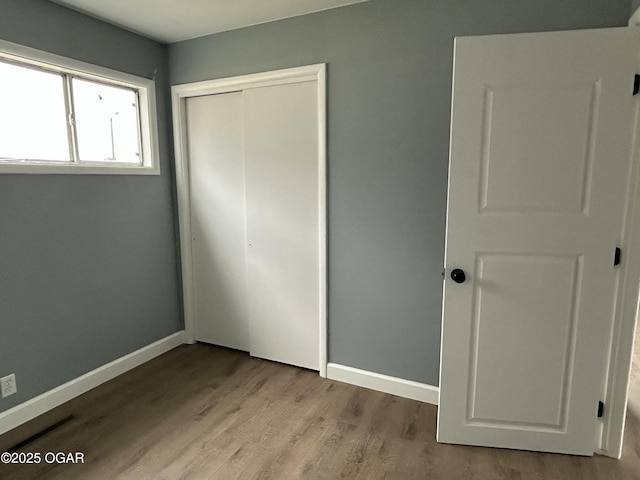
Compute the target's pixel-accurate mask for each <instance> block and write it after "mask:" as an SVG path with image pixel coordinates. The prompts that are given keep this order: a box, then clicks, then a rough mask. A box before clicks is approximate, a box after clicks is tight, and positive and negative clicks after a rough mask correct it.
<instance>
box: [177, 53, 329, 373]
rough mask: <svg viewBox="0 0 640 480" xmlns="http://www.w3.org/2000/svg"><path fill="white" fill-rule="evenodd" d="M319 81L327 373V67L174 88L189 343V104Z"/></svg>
mask: <svg viewBox="0 0 640 480" xmlns="http://www.w3.org/2000/svg"><path fill="white" fill-rule="evenodd" d="M308 81H315V82H316V85H317V95H316V99H317V105H318V109H317V111H318V159H317V165H318V210H319V212H318V218H319V221H318V237H319V238H318V260H319V265H318V267H319V268H318V271H319V277H320V278H319V282H318V284H319V292H318V298H319V299H320V300H319V309H318V311H319V315H318V322H319V332H320V333H319V338H318V344H319V349H318V350H319V356H320V358H319V366H320V368H319V372H320V376H322V377H326V375H327V253H326V252H327V227H326V223H327V221H326V210H327V207H326V205H327V201H326V190H327V187H326V170H327V169H326V64H315V65H308V66H303V67H294V68H288V69H283V70H275V71H269V72H263V73H255V74H248V75H240V76H235V77H228V78H222V79H213V80H204V81H200V82H194V83H186V84H181V85H174V86H172V87H171V97H172V107H173V131H174V149H175V163H176V188H177V197H178V217H179V229H180V254H181V263H182V265H181V269H182V290H183V301H184V323H185V341H186V342H187V343H194V342H195V338H194V337H195V312H194V279H193V255H192V250H191V238H192V232H191V201H190V198H191V192H190V185H189V152H188V148H187V145H188V143H187V134H188V131H187V118H186V100H187V98H190V97H198V96H203V95H215V94H221V93H230V92H236V91H238V90H248V89H251V88H259V87H267V86H273V85H283V84H290V83H298V82H308Z"/></svg>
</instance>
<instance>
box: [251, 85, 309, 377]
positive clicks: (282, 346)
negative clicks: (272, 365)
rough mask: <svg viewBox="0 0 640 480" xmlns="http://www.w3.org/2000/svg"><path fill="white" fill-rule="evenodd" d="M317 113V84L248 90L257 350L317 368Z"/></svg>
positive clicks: (253, 337) (253, 345) (254, 338)
mask: <svg viewBox="0 0 640 480" xmlns="http://www.w3.org/2000/svg"><path fill="white" fill-rule="evenodd" d="M317 109H318V105H317V84H316V82H314V81H310V82H300V83H293V84H287V85H277V86H270V87H262V88H254V89H250V90H247V91H245V92H244V121H245V131H246V135H245V162H246V193H247V243H248V253H247V265H248V277H247V282H248V283H247V285H248V298H249V324H250V352H251V354H252V355H254V356H257V357H261V358H267V359H270V360H275V361H279V362H284V363H288V364H292V365H298V366H302V367H306V368H311V369H315V370H317V369H318V368H319V305H320V299H319V290H320V288H319V278H320V277H319V258H318V252H319V245H318V241H319V240H318V238H319V237H318V229H319V206H318V188H319V187H318V174H319V173H318V110H317Z"/></svg>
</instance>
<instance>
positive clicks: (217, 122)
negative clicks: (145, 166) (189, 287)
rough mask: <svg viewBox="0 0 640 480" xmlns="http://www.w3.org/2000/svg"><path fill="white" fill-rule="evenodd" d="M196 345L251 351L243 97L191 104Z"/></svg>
mask: <svg viewBox="0 0 640 480" xmlns="http://www.w3.org/2000/svg"><path fill="white" fill-rule="evenodd" d="M186 114H187V126H188V149H189V161H190V164H189V170H190V172H189V174H190V178H189V180H190V184H191V185H190V191H191V229H192V237H193V238H192V258H193V277H194V310H195V340H198V341H203V342H207V343H213V344H216V345H222V346H225V347H231V348H236V349H240V350H245V351H247V350H249V323H248V319H247V315H248V313H247V293H246V288H247V287H246V281H247V278H246V275H247V270H246V257H247V255H246V245H247V240H246V214H245V209H246V206H245V182H244V126H243V118H242V115H243V109H242V93H241V92H237V93H226V94H221V95H208V96H203V97H192V98H189V99H187V101H186Z"/></svg>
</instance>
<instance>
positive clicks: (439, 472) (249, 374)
mask: <svg viewBox="0 0 640 480" xmlns="http://www.w3.org/2000/svg"><path fill="white" fill-rule="evenodd" d="M638 346H639V347H640V345H638ZM638 353H639V352H638V349H636V357H635V364H634V370H633V377H634V381H633V384H632V387H631V403H630V407H629V412H628V420H627V430H626V438H625V447H624V453H623V456H622V459H621V460H614V459H611V458H606V457H598V456H596V457H593V458H582V457H573V456H566V455H552V454H543V453H533V452H520V451H511V450H502V449H488V448H474V447H464V446H454V445H441V444H438V443H436V441H435V429H436V412H437V408H436V407H435V406H433V405H428V404H424V403H420V402H417V401H413V400H407V399H404V398H400V397H395V396H393V395H387V394H383V393H379V392H375V391H371V390H367V389H363V388H359V387H354V386H351V385H347V384H343V383H340V382H335V381H330V380H326V379H322V378H320V377H319V376H318V375H317V373H315V372H311V371H307V370H301V369H298V368H294V367H290V366H286V365H281V364H277V363H272V362H267V361H263V360H258V359H254V358H250V357H249V356H247V355H246V354H244V353H240V352H236V351H233V350H226V349H222V348H218V347H213V346H209V345H204V344H196V345H183V346H180V347H178V348H176V349H174V350H172V351H170V352H168V353H166V354H165V355H162V356H161V357H158V358H156V359H155V360H152V361H151V362H148V363H147V364H144V365H142V366H140V367H138V368H136V369H134V370H132V371H130V372H128V373H126V374H124V375H122V376H120V377H118V378H116V379H114V380H112V381H110V382H108V383H106V384H104V385H102V386H100V387H98V388H96V389H94V390H92V391H90V392H88V393H86V394H84V395H82V396H81V397H78V398H76V399H75V400H73V401H71V402H69V403H67V404H65V405H63V406H61V407H59V408H58V409H56V410H54V411H52V412H50V413H49V414H47V415H46V416H45V417H43V418H40V419H36V420H34V421H32V422H30V423H28V424H26V425H25V426H23V427H21V428H19V429H16V430H14V431H12V432H9V433H7V434H5V435H3V436H0V451H3V450H4V449H6V448H8V447H10V446H12V445H15V444H16V443H17V442H18V441H20V440H22V439H24V438H26V437H27V436H29V435H31V434H33V433H34V431H37V430H39V429H41V428H42V427H43V426H45V425H50V424H52V423H54V422H55V421H57V420H59V419H61V418H64V417H67V416H69V415H71V416H72V418H71V419H70V420H69V421H67V422H66V423H64V424H62V425H61V426H59V427H58V428H57V429H55V430H52V431H51V432H49V433H47V434H45V435H43V436H41V437H40V438H38V439H36V440H35V441H33V442H32V443H30V444H28V445H26V446H25V447H23V448H21V449H20V450H19V451H23V452H40V453H42V454H44V453H46V452H50V451H53V452H57V451H63V452H76V451H79V452H83V453H84V455H85V461H86V463H84V464H82V465H73V464H67V465H46V464H44V462H43V463H41V464H40V465H22V466H16V465H1V464H0V479H3V480H9V479H11V480H21V479H28V480H34V479H46V480H57V479H64V480H67V479H73V480H78V479H91V480H102V479H136V480H140V479H154V480H156V479H167V480H175V479H195V480H205V479H211V480H218V479H220V480H234V479H243V480H244V479H262V480H266V479H274V480H280V479H299V478H300V479H366V480H369V479H401V480H410V479H436V480H437V479H447V480H449V479H455V480H457V479H490V480H495V479H509V480H518V479H541V480H542V479H544V480H547V479H552V480H553V479H558V480H570V479H576V480H589V479H603V480H604V479H606V480H617V479H620V480H633V479H640V420H639V419H640V374H639V372H640V358H639V355H638Z"/></svg>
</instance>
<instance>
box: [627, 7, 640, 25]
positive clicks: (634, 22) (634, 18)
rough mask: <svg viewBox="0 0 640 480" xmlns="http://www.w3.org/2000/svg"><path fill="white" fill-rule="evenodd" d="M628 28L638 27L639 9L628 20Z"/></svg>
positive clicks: (639, 23) (639, 19)
mask: <svg viewBox="0 0 640 480" xmlns="http://www.w3.org/2000/svg"><path fill="white" fill-rule="evenodd" d="M629 26H630V27H640V8H638V9H636V11H635V12H634V13H633V15H631V17H630V18H629Z"/></svg>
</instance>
